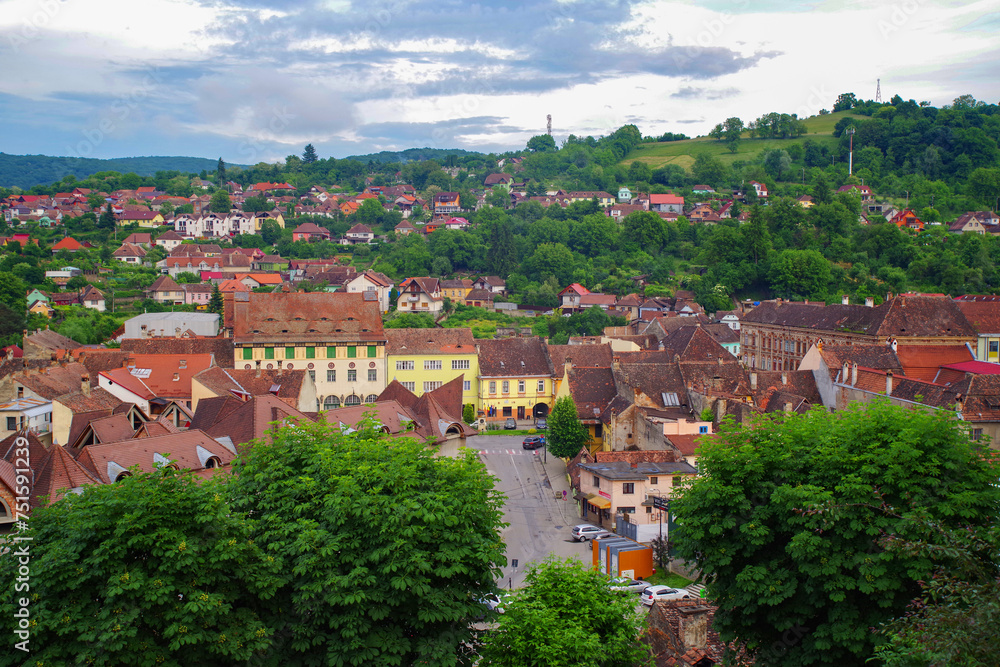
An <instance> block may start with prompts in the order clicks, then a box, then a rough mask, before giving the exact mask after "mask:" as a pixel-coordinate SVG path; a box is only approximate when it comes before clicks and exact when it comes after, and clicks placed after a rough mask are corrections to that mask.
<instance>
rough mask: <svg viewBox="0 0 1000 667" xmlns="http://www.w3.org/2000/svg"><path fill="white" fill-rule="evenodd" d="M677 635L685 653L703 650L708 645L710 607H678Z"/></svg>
mask: <svg viewBox="0 0 1000 667" xmlns="http://www.w3.org/2000/svg"><path fill="white" fill-rule="evenodd" d="M676 609H677V612H678V619H677V620H678V623H677V634H678V635H680V640H681V644H682V645H683V649H684V650H685V651H690V650H691V649H694V648H697V649H703V648H705V646H706V645H707V643H708V612H709V609H708V607H704V606H701V605H698V606H697V607H676Z"/></svg>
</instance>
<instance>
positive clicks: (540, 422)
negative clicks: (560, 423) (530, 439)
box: [535, 419, 549, 431]
mask: <svg viewBox="0 0 1000 667" xmlns="http://www.w3.org/2000/svg"><path fill="white" fill-rule="evenodd" d="M548 427H549V423H548V422H547V421H545V420H544V419H536V420H535V428H537V429H538V430H539V431H544V430H546V429H548Z"/></svg>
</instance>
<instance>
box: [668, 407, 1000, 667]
mask: <svg viewBox="0 0 1000 667" xmlns="http://www.w3.org/2000/svg"><path fill="white" fill-rule="evenodd" d="M698 465H699V470H700V471H701V472H702V473H703V474H702V475H700V476H699V477H698V478H697V479H696V480H695V481H694V482H693V483H692V484H691V486H690V487H689V488H687V489H685V490H684V491H683V493H682V494H681V495H680V497H679V498H677V499H676V500H675V501H674V510H675V511H676V515H677V517H678V522H679V524H680V526H679V528H678V529H677V530H676V531H674V533H673V538H674V541H675V543H676V545H677V549H678V552H679V553H680V554H681V556H682V557H684V558H685V559H686V560H688V561H689V562H691V563H694V564H696V565H697V566H698V567H699V568H700V569H701V570H702V571H703V572H704V574H705V577H706V581H707V583H708V588H709V593H710V595H711V597H712V598H713V599H714V600H716V601H717V603H718V604H719V611H718V612H717V613H716V615H715V620H714V625H715V628H716V630H718V631H719V634H720V636H721V637H722V639H723V640H724V641H732V640H735V639H737V638H738V639H739V640H741V641H744V642H746V645H747V646H748V648H749V649H751V651H755V652H758V662H757V664H762V665H770V664H775V665H778V664H780V665H786V666H796V665H818V664H824V665H832V664H838V665H862V664H864V663H865V661H866V660H867V659H868V658H870V657H871V656H872V655H873V653H874V651H875V649H876V647H877V646H878V645H879V644H880V643H882V642H883V641H884V639H883V638H880V637H879V636H877V635H874V634H872V633H871V632H870V630H869V628H872V627H877V626H878V625H879V624H880V623H883V622H886V621H889V620H890V619H892V618H894V617H897V616H900V615H902V613H903V612H904V611H905V609H906V606H907V604H908V603H909V601H910V600H912V599H913V598H914V597H916V596H917V595H918V593H919V590H920V589H919V583H918V582H920V581H921V580H924V579H925V578H926V577H928V576H929V575H931V574H932V572H933V570H934V563H933V560H932V559H931V558H929V557H927V555H925V554H921V553H912V552H908V551H899V550H895V549H888V548H886V547H885V545H884V544H883V543H882V542H881V541H880V540H881V539H882V538H883V537H884V536H885V535H887V534H893V535H899V536H902V537H906V538H912V537H914V530H917V529H919V528H920V527H921V526H924V527H926V526H929V525H939V526H946V527H957V526H960V525H969V526H977V525H979V526H982V525H988V524H989V523H990V522H991V521H994V520H995V515H996V508H997V506H998V503H1000V488H997V486H996V480H997V478H998V475H1000V467H998V465H997V463H990V462H988V460H987V459H986V458H985V457H984V456H983V453H982V451H981V449H979V447H978V446H977V444H976V443H972V442H970V439H969V435H968V432H967V430H965V429H964V428H962V427H961V425H960V424H958V423H956V422H955V421H953V420H952V419H950V418H949V417H947V416H944V415H941V414H937V413H934V414H931V413H927V412H923V411H917V410H909V409H904V408H900V407H895V406H892V405H889V404H887V403H874V404H870V405H854V406H852V407H850V408H848V409H847V410H844V411H841V412H838V413H829V412H826V411H823V410H814V411H811V412H809V413H808V414H806V415H783V416H782V418H781V419H770V418H765V419H761V420H760V421H759V422H757V423H755V424H754V425H753V426H752V427H737V426H734V425H728V426H726V427H724V428H723V429H722V431H721V434H720V435H719V436H718V438H717V439H716V440H715V441H713V442H704V443H702V446H701V456H700V458H699V462H698ZM914 517H924V518H925V519H926V521H929V522H930V523H926V522H919V521H918V522H914V521H912V519H913V518H914ZM788 633H791V634H788ZM793 635H794V636H795V639H794V641H790V640H789V637H791V636H793ZM776 646H777V647H781V650H780V655H778V652H776V651H775V648H774V647H776Z"/></svg>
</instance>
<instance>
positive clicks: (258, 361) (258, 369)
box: [256, 359, 260, 377]
mask: <svg viewBox="0 0 1000 667" xmlns="http://www.w3.org/2000/svg"><path fill="white" fill-rule="evenodd" d="M256 377H260V359H258V360H257V374H256Z"/></svg>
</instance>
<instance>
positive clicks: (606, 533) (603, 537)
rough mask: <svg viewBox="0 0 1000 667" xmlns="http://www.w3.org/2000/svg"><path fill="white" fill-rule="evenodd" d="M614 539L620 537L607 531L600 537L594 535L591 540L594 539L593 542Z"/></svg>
mask: <svg viewBox="0 0 1000 667" xmlns="http://www.w3.org/2000/svg"><path fill="white" fill-rule="evenodd" d="M612 537H620V536H619V535H618V534H617V533H612V532H609V531H605V532H603V533H599V534H598V535H594V536H593V537H592V538H590V539H592V540H607V539H610V538H612Z"/></svg>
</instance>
